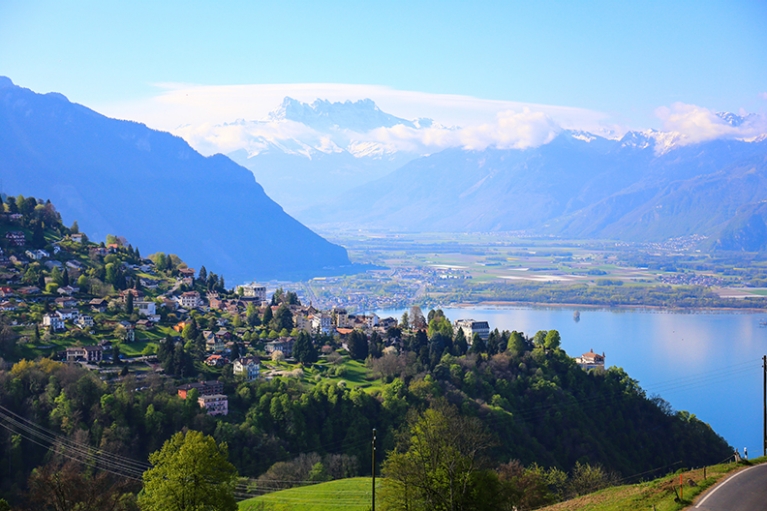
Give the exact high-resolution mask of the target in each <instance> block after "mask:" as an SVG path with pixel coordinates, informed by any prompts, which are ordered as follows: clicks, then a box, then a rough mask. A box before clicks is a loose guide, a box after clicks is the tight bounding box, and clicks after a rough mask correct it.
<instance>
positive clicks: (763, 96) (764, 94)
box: [759, 92, 767, 99]
mask: <svg viewBox="0 0 767 511" xmlns="http://www.w3.org/2000/svg"><path fill="white" fill-rule="evenodd" d="M759 97H760V98H762V99H767V92H762V93H760V94H759Z"/></svg>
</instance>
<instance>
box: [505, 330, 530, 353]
mask: <svg viewBox="0 0 767 511" xmlns="http://www.w3.org/2000/svg"><path fill="white" fill-rule="evenodd" d="M527 347H528V346H527V342H526V341H525V337H524V336H523V335H522V334H521V333H519V332H517V331H516V330H514V331H513V332H511V335H510V336H509V342H508V345H507V348H506V349H507V350H508V351H509V352H510V353H513V354H516V355H521V354H522V353H524V352H525V350H526V349H527Z"/></svg>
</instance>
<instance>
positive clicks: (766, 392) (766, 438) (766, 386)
mask: <svg viewBox="0 0 767 511" xmlns="http://www.w3.org/2000/svg"><path fill="white" fill-rule="evenodd" d="M762 369H764V379H763V382H764V383H763V384H762V385H763V387H762V396H763V397H762V406H763V410H764V417H763V421H762V423H763V425H764V431H763V436H762V445H763V448H764V453H763V455H764V456H767V355H764V356H763V357H762Z"/></svg>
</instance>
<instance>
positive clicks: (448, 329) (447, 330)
mask: <svg viewBox="0 0 767 511" xmlns="http://www.w3.org/2000/svg"><path fill="white" fill-rule="evenodd" d="M432 313H434V314H432ZM429 315H430V316H432V318H431V319H430V320H429V327H428V329H427V331H426V334H427V335H428V336H429V338H430V339H431V338H432V337H434V336H435V335H436V334H442V335H444V336H447V337H450V338H452V337H453V325H451V324H450V320H449V319H447V318H446V317H445V315H444V314H443V313H442V310H441V309H437V311H436V312H435V311H431V312H429Z"/></svg>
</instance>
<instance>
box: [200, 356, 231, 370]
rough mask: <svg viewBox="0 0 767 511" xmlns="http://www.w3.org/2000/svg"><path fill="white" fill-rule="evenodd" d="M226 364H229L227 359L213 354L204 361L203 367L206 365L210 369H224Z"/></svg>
mask: <svg viewBox="0 0 767 511" xmlns="http://www.w3.org/2000/svg"><path fill="white" fill-rule="evenodd" d="M228 363H229V359H227V358H226V357H224V356H223V355H219V354H217V353H214V354H213V355H210V356H209V357H208V358H206V359H205V365H208V366H210V367H224V366H225V365H226V364H228Z"/></svg>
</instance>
